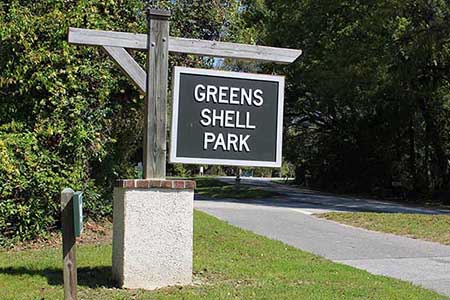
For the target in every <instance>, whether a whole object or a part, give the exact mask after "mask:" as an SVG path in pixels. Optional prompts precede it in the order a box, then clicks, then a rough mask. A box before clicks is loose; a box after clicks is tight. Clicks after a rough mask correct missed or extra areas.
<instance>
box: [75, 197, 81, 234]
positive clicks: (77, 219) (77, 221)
mask: <svg viewBox="0 0 450 300" xmlns="http://www.w3.org/2000/svg"><path fill="white" fill-rule="evenodd" d="M73 222H74V231H75V236H80V235H81V233H82V232H83V192H75V193H74V194H73Z"/></svg>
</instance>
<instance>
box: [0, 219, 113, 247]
mask: <svg viewBox="0 0 450 300" xmlns="http://www.w3.org/2000/svg"><path fill="white" fill-rule="evenodd" d="M111 241H112V222H111V220H109V219H104V220H101V221H97V222H94V221H92V220H88V221H86V222H85V223H84V228H83V233H82V234H81V237H79V238H77V243H78V244H107V243H111ZM61 246H62V235H61V232H52V233H50V234H49V236H48V237H45V238H38V239H35V240H32V241H26V242H21V243H18V244H17V245H15V246H14V247H12V248H8V249H3V250H6V251H22V250H39V249H44V248H59V247H61Z"/></svg>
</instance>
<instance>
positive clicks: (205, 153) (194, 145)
mask: <svg viewBox="0 0 450 300" xmlns="http://www.w3.org/2000/svg"><path fill="white" fill-rule="evenodd" d="M173 86H174V87H173V105H172V107H173V113H172V132H171V151H170V162H172V163H191V164H210V165H230V166H231V165H234V166H260V167H280V166H281V148H282V147H281V146H282V131H283V128H282V127H283V97H284V77H282V76H271V75H262V74H250V73H238V72H225V71H217V70H205V69H192V68H182V67H175V71H174V81H173Z"/></svg>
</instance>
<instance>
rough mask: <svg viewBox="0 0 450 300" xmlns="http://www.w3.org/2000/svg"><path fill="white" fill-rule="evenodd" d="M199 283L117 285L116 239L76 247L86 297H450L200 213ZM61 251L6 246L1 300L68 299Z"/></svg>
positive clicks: (0, 263) (0, 258)
mask: <svg viewBox="0 0 450 300" xmlns="http://www.w3.org/2000/svg"><path fill="white" fill-rule="evenodd" d="M194 230H195V234H194V273H195V284H194V285H192V286H189V287H172V288H166V289H161V290H158V291H153V292H151V291H141V290H134V291H133V290H120V289H115V288H114V285H113V283H112V282H111V280H110V277H111V273H110V272H111V245H110V244H109V243H103V244H96V245H92V244H91V245H89V244H83V245H80V246H79V247H78V249H77V258H78V278H79V279H78V282H79V299H90V300H91V299H105V300H106V299H108V300H110V299H211V300H217V299H243V300H244V299H245V300H248V299H273V300H278V299H302V300H303V299H323V300H330V299H336V300H347V299H361V300H362V299H374V300H375V299H376V300H384V299H385V300H392V299H396V300H398V299H405V300H406V299H408V300H413V299H417V300H431V299H448V298H445V297H443V296H440V295H438V294H436V293H434V292H431V291H428V290H425V289H422V288H419V287H416V286H413V285H411V284H409V283H405V282H402V281H399V280H394V279H389V278H386V277H382V276H375V275H370V274H369V273H367V272H364V271H360V270H356V269H353V268H351V267H348V266H344V265H339V264H335V263H332V262H330V261H328V260H325V259H323V258H320V257H317V256H314V255H311V254H308V253H305V252H302V251H299V250H297V249H295V248H292V247H289V246H286V245H285V244H282V243H281V242H277V241H273V240H270V239H267V238H264V237H261V236H258V235H255V234H253V233H250V232H247V231H244V230H240V229H237V228H236V227H233V226H230V225H228V224H227V223H225V222H222V221H219V220H217V219H216V218H213V217H210V216H208V215H206V214H203V213H200V212H195V222H194ZM61 273H62V271H61V249H60V248H58V247H53V248H51V247H50V248H46V249H38V250H22V251H10V252H6V251H2V252H0V299H2V300H9V299H15V300H25V299H26V300H30V299H39V300H44V299H62V296H63V291H62V288H61V280H62V279H61V277H62V275H61Z"/></svg>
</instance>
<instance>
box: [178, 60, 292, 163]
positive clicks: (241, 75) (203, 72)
mask: <svg viewBox="0 0 450 300" xmlns="http://www.w3.org/2000/svg"><path fill="white" fill-rule="evenodd" d="M181 73H184V74H195V75H207V76H208V75H209V76H220V77H228V78H243V79H255V80H261V81H274V82H277V83H278V105H277V107H278V114H277V118H278V119H277V139H276V142H277V146H276V148H275V152H276V155H275V161H258V160H237V159H216V158H194V157H178V156H177V134H178V107H179V96H180V94H179V92H180V74H181ZM172 99H173V101H172V130H171V133H170V155H169V162H170V163H185V164H205V165H226V166H244V167H272V168H279V167H281V162H282V144H283V107H284V76H274V75H265V74H254V73H242V72H228V71H219V70H209V69H195V68H186V67H175V68H174V80H173V93H172Z"/></svg>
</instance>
